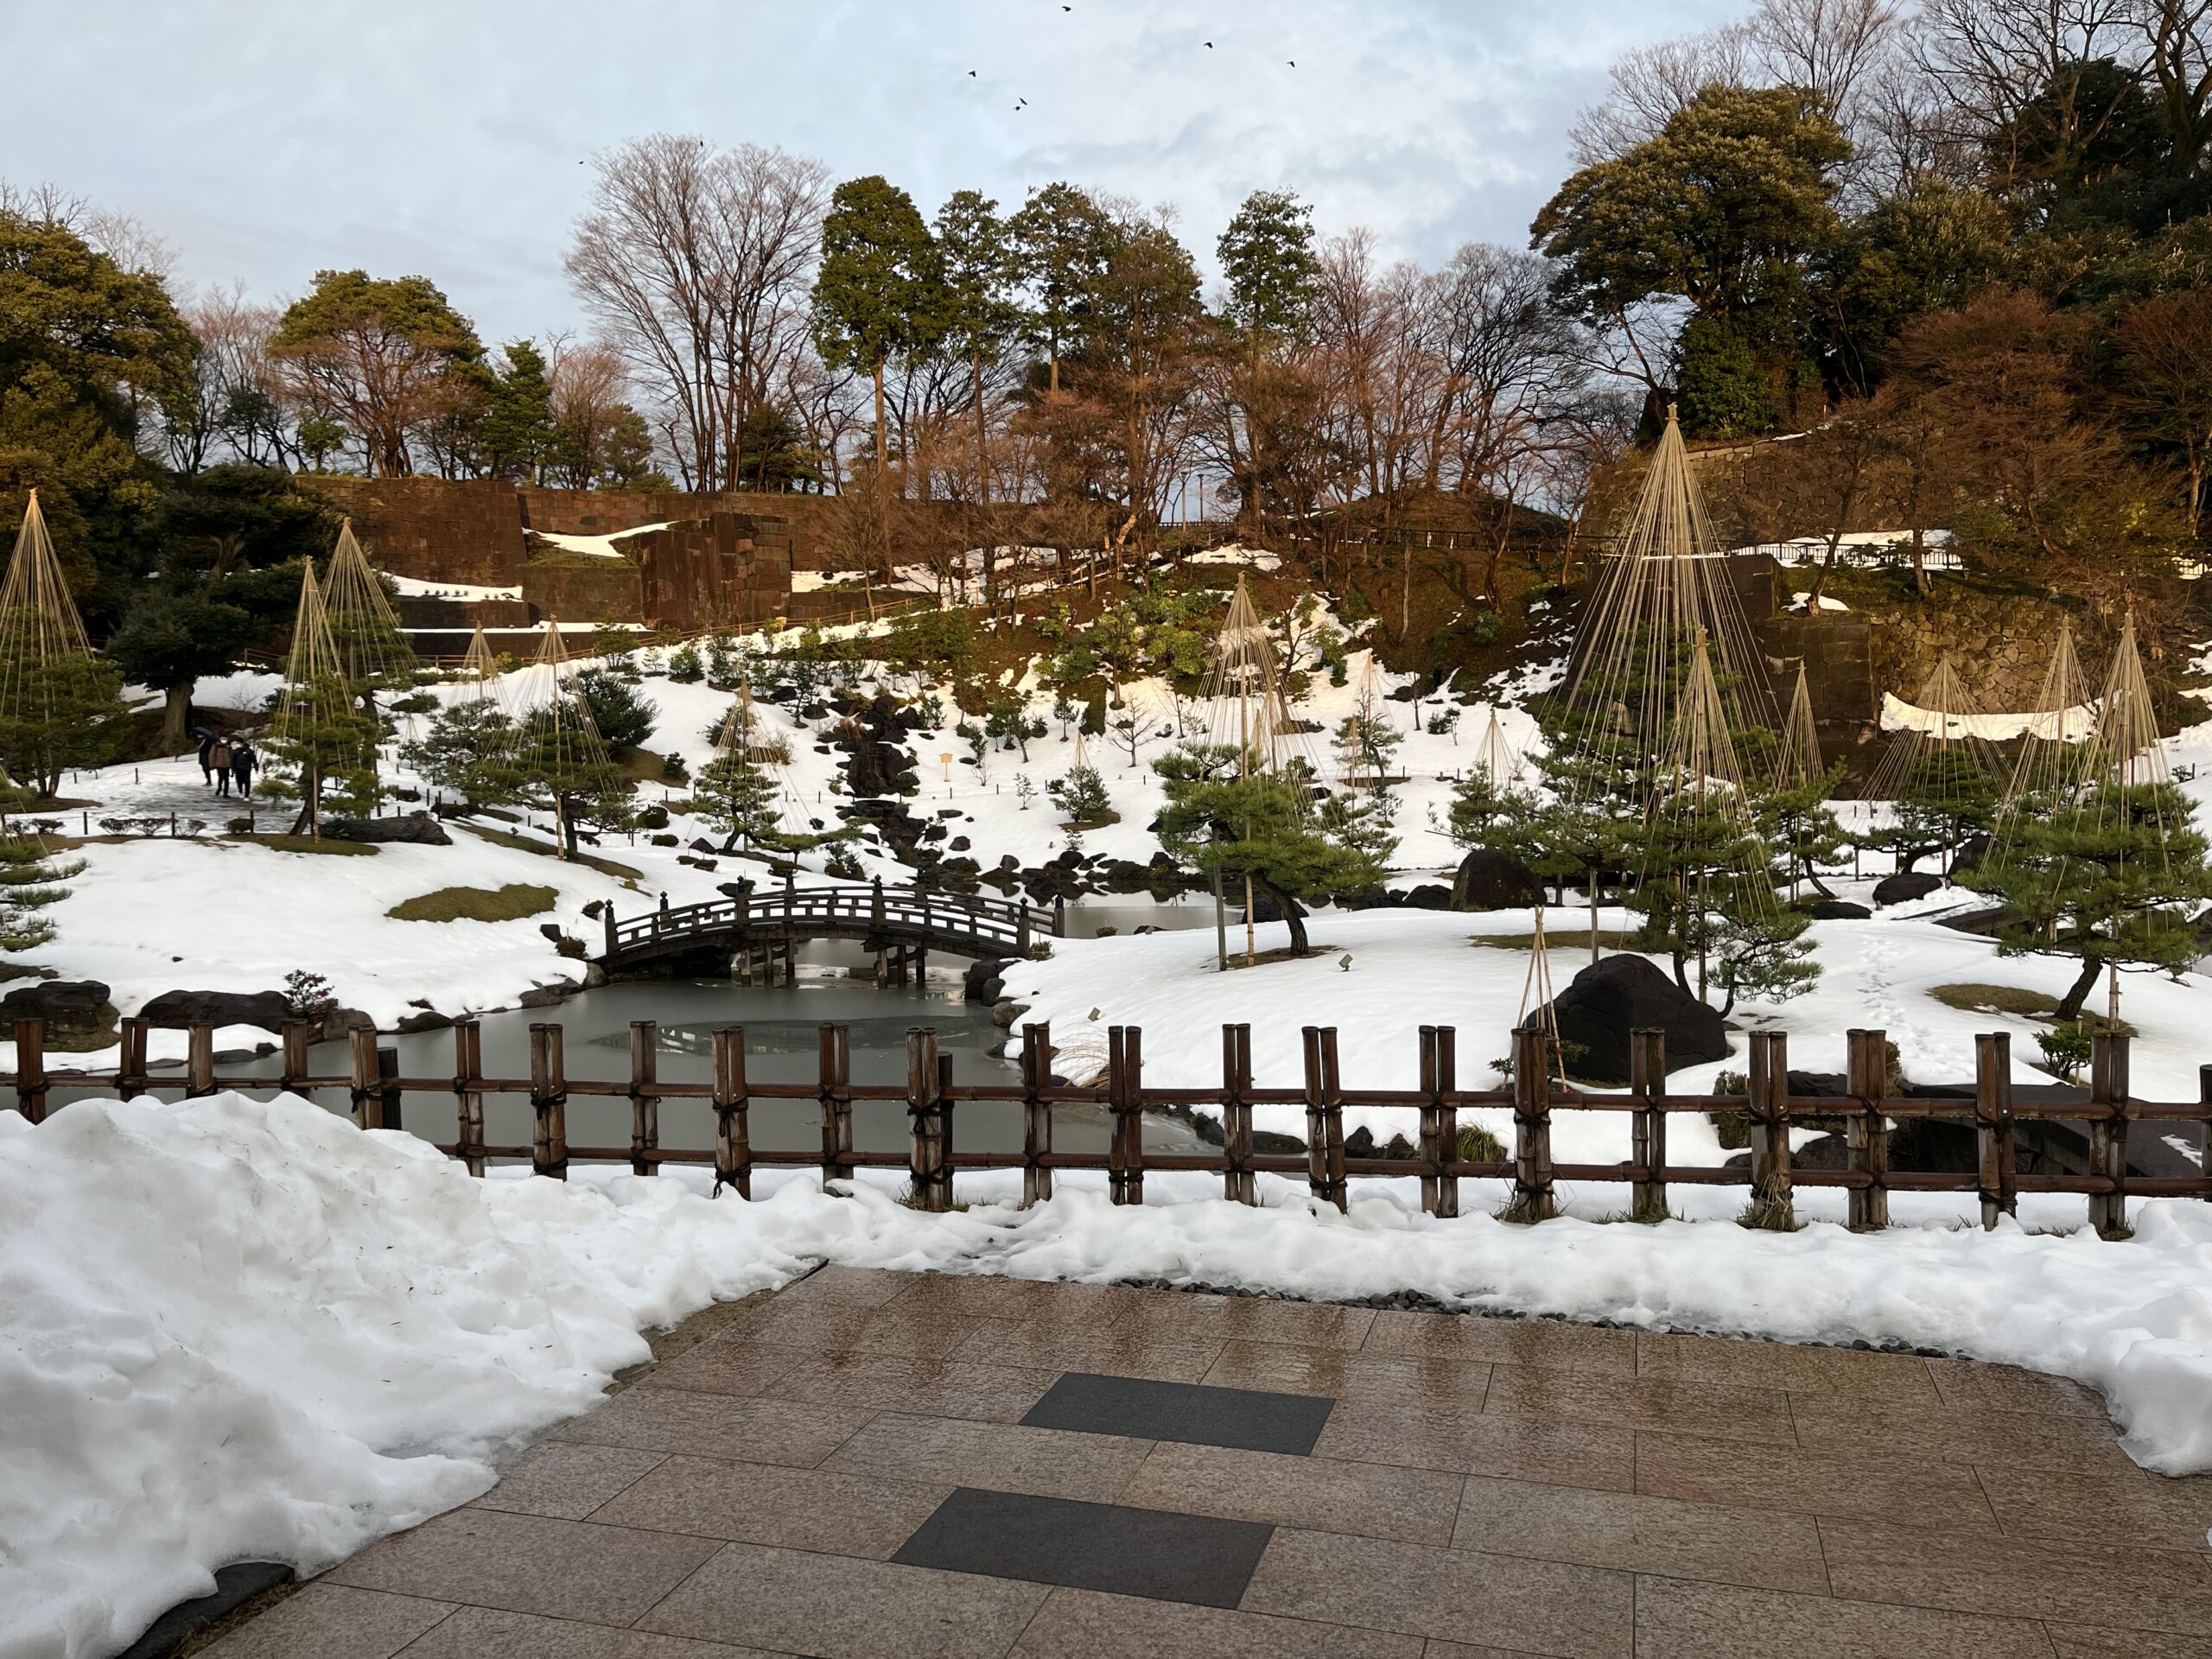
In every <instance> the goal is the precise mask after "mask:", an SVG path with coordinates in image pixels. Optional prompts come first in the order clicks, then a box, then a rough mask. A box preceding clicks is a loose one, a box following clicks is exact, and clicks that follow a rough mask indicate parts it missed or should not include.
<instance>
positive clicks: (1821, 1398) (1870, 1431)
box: [1789, 1394, 2135, 1475]
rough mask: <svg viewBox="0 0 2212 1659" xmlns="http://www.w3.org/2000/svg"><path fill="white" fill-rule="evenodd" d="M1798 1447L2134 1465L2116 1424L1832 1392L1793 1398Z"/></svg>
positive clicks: (1944, 1458)
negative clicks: (1878, 1401)
mask: <svg viewBox="0 0 2212 1659" xmlns="http://www.w3.org/2000/svg"><path fill="white" fill-rule="evenodd" d="M1789 1405H1790V1415H1791V1417H1792V1418H1793V1419H1795V1420H1796V1425H1797V1444H1798V1445H1799V1446H1802V1447H1804V1448H1805V1450H1807V1451H1808V1452H1835V1453H1840V1454H1847V1455H1863V1456H1868V1457H1880V1458H1886V1459H1892V1460H1896V1461H1901V1462H1911V1461H1914V1460H1916V1459H1926V1460H1927V1461H1929V1462H1943V1463H1971V1464H1974V1465H1976V1466H1978V1467H1984V1468H1986V1467H1993V1466H1994V1467H2012V1468H2020V1469H2061V1470H2067V1471H2071V1472H2074V1473H2076V1474H2111V1475H2124V1474H2126V1473H2128V1472H2130V1471H2133V1469H2134V1467H2135V1465H2134V1464H2133V1463H2132V1462H2130V1461H2129V1460H2128V1456H2127V1453H2126V1452H2123V1451H2121V1450H2120V1441H2119V1440H2118V1438H2117V1437H2116V1436H2115V1435H2114V1434H2113V1431H2112V1427H2111V1425H2110V1424H2108V1423H2106V1422H2103V1421H2099V1420H2096V1419H2092V1418H2088V1417H2078V1416H2071V1415H2043V1416H2037V1415H2031V1414H2028V1413H2025V1412H2017V1411H1985V1410H1980V1409H1976V1408H1969V1407H1964V1406H1921V1407H1898V1408H1888V1407H1872V1406H1869V1405H1867V1404H1866V1402H1861V1401H1856V1400H1847V1399H1843V1398H1840V1397H1839V1396H1836V1395H1817V1394H1808V1395H1792V1396H1791V1397H1790V1402H1789Z"/></svg>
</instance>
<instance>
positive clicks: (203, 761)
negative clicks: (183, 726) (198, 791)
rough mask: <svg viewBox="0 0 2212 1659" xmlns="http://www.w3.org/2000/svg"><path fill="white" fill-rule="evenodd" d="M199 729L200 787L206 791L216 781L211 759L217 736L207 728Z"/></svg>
mask: <svg viewBox="0 0 2212 1659" xmlns="http://www.w3.org/2000/svg"><path fill="white" fill-rule="evenodd" d="M197 729H198V730H199V732H200V787H201V788H202V789H205V788H207V785H210V784H212V783H213V782H214V781H215V766H214V763H213V760H210V759H209V756H210V755H211V754H212V753H213V752H214V748H215V734H214V733H213V732H211V731H208V730H207V728H205V727H201V728H197Z"/></svg>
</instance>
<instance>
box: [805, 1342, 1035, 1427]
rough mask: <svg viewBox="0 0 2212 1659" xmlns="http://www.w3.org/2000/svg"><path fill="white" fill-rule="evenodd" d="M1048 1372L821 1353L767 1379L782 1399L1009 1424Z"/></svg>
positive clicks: (1028, 1404)
mask: <svg viewBox="0 0 2212 1659" xmlns="http://www.w3.org/2000/svg"><path fill="white" fill-rule="evenodd" d="M1052 1376H1053V1374H1052V1372H1051V1371H1048V1370H1032V1369H1025V1368H1021V1367H1017V1366H1012V1365H982V1364H977V1363H975V1362H973V1361H969V1360H951V1359H907V1358H905V1357H901V1356H899V1355H897V1354H822V1355H818V1356H817V1357H814V1358H811V1359H809V1360H807V1361H805V1362H804V1363H802V1364H800V1365H798V1366H797V1367H796V1368H794V1369H793V1370H791V1371H790V1372H788V1373H787V1374H786V1375H785V1376H781V1377H779V1378H778V1379H777V1380H776V1381H775V1382H774V1383H771V1384H770V1385H769V1386H768V1387H767V1388H766V1389H764V1390H763V1392H764V1393H766V1394H767V1395H770V1396H772V1398H776V1399H780V1400H800V1401H813V1402H817V1403H819V1404H822V1405H830V1406H849V1407H852V1408H855V1410H866V1411H906V1412H913V1413H917V1414H920V1415H922V1416H925V1417H973V1418H976V1419H979V1420H981V1421H985V1422H995V1423H1011V1422H1014V1421H1019V1419H1020V1416H1021V1414H1022V1413H1024V1412H1026V1411H1027V1410H1028V1409H1029V1408H1031V1407H1032V1406H1033V1405H1035V1404H1036V1403H1037V1402H1038V1401H1039V1399H1041V1398H1042V1397H1043V1396H1044V1393H1045V1390H1046V1389H1049V1388H1050V1387H1052Z"/></svg>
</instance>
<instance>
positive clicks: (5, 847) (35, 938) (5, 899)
mask: <svg viewBox="0 0 2212 1659" xmlns="http://www.w3.org/2000/svg"><path fill="white" fill-rule="evenodd" d="M83 868H85V863H84V861H83V860H82V859H70V860H67V861H58V860H56V859H55V858H54V856H53V855H51V854H50V853H48V851H47V850H46V849H45V848H44V847H42V846H41V845H40V844H39V842H36V841H35V840H31V839H27V838H25V837H22V836H10V837H7V838H5V839H0V950H37V949H38V947H39V946H41V945H42V944H49V943H51V942H52V940H53V939H54V934H55V928H54V923H53V922H52V921H51V920H50V919H48V918H47V917H46V916H45V915H44V914H42V913H41V912H45V911H47V910H48V909H50V908H51V907H52V906H55V905H58V904H60V902H61V901H62V900H63V899H67V897H68V896H69V889H68V888H67V887H63V886H62V885H61V883H62V882H64V881H66V880H68V878H69V877H71V876H73V875H74V874H77V872H78V871H79V870H81V869H83Z"/></svg>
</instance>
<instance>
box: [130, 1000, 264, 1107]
mask: <svg viewBox="0 0 2212 1659" xmlns="http://www.w3.org/2000/svg"><path fill="white" fill-rule="evenodd" d="M122 1035H123V1060H122V1066H121V1069H120V1070H119V1071H118V1072H117V1073H116V1078H115V1092H116V1093H117V1094H118V1095H120V1096H122V1097H123V1098H124V1099H125V1100H135V1099H137V1097H138V1096H140V1095H143V1094H144V1093H145V1092H146V1021H145V1020H144V1018H143V1016H140V1015H137V1014H134V1015H132V1016H131V1017H130V1019H128V1020H124V1022H123V1033H122ZM300 1075H302V1077H304V1076H305V1075H306V1072H305V1071H304V1069H303V1070H302V1072H301V1074H300Z"/></svg>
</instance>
